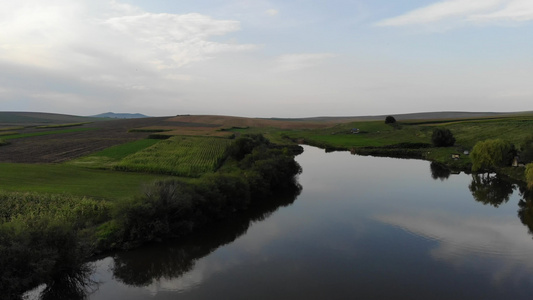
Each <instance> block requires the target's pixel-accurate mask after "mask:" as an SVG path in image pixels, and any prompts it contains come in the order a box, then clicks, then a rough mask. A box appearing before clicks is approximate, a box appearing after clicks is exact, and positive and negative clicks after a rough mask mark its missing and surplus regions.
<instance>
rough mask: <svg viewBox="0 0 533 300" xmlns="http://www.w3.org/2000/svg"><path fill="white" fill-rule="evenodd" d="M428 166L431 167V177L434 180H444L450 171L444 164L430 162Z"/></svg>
mask: <svg viewBox="0 0 533 300" xmlns="http://www.w3.org/2000/svg"><path fill="white" fill-rule="evenodd" d="M429 167H430V169H431V177H432V178H433V179H435V180H437V179H440V180H441V181H444V180H446V179H448V177H450V174H451V173H452V172H451V171H450V169H448V168H446V166H444V165H442V164H439V163H436V162H432V163H431V165H430V166H429Z"/></svg>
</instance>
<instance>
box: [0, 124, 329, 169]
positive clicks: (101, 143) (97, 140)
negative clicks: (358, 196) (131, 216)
mask: <svg viewBox="0 0 533 300" xmlns="http://www.w3.org/2000/svg"><path fill="white" fill-rule="evenodd" d="M31 116H32V115H31V114H30V115H29V116H28V117H31ZM32 121H34V119H32ZM337 123H338V122H309V121H300V120H295V121H292V120H290V121H288V120H272V119H253V118H241V117H225V116H178V117H171V118H168V117H158V118H143V119H111V120H108V121H100V122H94V123H90V124H83V125H81V126H77V127H76V128H92V129H94V130H88V131H79V132H68V133H59V134H51V135H44V136H33V137H26V138H18V139H12V140H9V143H10V144H9V145H5V146H1V147H0V162H15V163H59V162H63V161H68V160H71V159H75V158H78V157H81V156H85V155H88V154H91V153H93V152H96V151H100V150H103V149H105V148H108V147H111V146H114V145H119V144H123V143H127V142H131V141H134V140H138V139H143V138H147V137H148V136H149V135H151V134H154V132H153V131H155V130H165V131H164V132H158V133H157V134H160V135H199V136H222V137H224V136H230V135H232V132H229V131H223V129H230V128H233V127H238V128H243V127H275V128H280V129H303V128H310V129H315V128H325V127H330V126H332V125H335V124H337ZM37 125H40V124H38V123H32V127H28V128H23V129H22V130H17V131H18V132H19V133H30V132H38V131H46V130H52V129H39V128H37V127H36V126H37ZM58 129H59V130H60V129H61V128H54V129H53V130H58ZM132 129H136V130H139V129H140V130H145V131H135V130H132ZM150 131H152V132H150Z"/></svg>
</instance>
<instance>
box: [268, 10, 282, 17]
mask: <svg viewBox="0 0 533 300" xmlns="http://www.w3.org/2000/svg"><path fill="white" fill-rule="evenodd" d="M265 13H266V14H267V15H269V16H277V15H278V14H279V11H278V10H276V9H268V10H267V11H266V12H265Z"/></svg>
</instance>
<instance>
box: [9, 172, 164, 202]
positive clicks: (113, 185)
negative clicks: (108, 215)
mask: <svg viewBox="0 0 533 300" xmlns="http://www.w3.org/2000/svg"><path fill="white" fill-rule="evenodd" d="M167 177H168V176H163V175H154V174H139V173H128V172H117V171H104V170H95V169H86V168H80V167H76V166H71V165H65V164H10V163H2V164H0V182H2V187H1V190H2V191H7V192H38V193H47V194H71V195H76V196H87V197H94V198H99V199H109V200H114V199H122V198H128V197H133V196H136V195H138V194H139V193H140V192H141V191H142V186H143V185H144V184H147V183H150V182H153V181H155V180H157V179H163V178H167Z"/></svg>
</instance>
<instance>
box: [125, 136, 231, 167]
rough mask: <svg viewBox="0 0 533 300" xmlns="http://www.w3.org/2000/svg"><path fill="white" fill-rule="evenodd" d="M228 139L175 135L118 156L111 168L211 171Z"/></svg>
mask: <svg viewBox="0 0 533 300" xmlns="http://www.w3.org/2000/svg"><path fill="white" fill-rule="evenodd" d="M231 142H232V141H231V140H229V139H224V138H216V137H190V136H188V137H182V136H175V137H172V138H170V139H168V140H163V141H160V142H159V143H157V144H155V145H153V146H151V147H149V148H146V149H144V150H141V151H139V152H137V153H134V154H132V155H129V156H127V157H125V158H124V159H122V160H121V161H120V162H119V163H118V164H117V165H116V166H115V168H116V169H118V170H123V171H133V172H150V173H159V174H169V175H175V176H184V177H199V176H201V175H203V174H205V173H207V172H213V171H215V170H216V168H217V167H218V166H220V164H221V162H222V160H223V159H224V156H225V153H226V148H227V147H228V146H229V145H230V143H231Z"/></svg>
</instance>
